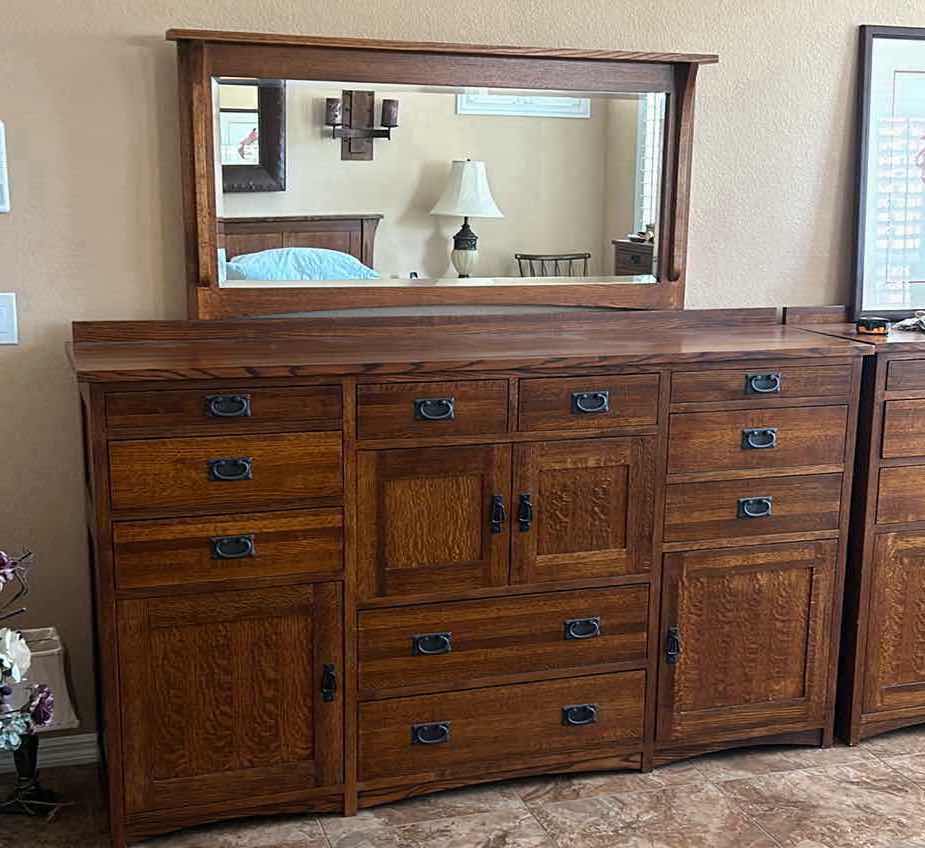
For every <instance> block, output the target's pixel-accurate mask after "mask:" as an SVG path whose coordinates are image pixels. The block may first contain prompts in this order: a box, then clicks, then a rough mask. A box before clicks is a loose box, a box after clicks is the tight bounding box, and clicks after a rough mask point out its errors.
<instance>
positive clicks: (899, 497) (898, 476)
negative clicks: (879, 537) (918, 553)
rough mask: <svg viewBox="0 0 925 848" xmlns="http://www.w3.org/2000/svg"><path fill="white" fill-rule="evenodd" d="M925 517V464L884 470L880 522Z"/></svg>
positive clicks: (878, 502) (881, 474) (923, 518)
mask: <svg viewBox="0 0 925 848" xmlns="http://www.w3.org/2000/svg"><path fill="white" fill-rule="evenodd" d="M909 521H925V465H906V466H901V467H898V468H882V469H881V470H880V484H879V492H878V494H877V523H878V524H904V523H906V522H909Z"/></svg>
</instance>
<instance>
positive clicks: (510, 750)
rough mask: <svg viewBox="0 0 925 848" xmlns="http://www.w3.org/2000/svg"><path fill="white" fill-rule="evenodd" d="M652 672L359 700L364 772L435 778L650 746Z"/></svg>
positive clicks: (366, 775)
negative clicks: (646, 724)
mask: <svg viewBox="0 0 925 848" xmlns="http://www.w3.org/2000/svg"><path fill="white" fill-rule="evenodd" d="M644 699H645V672H643V671H629V672H622V673H619V674H597V675H591V676H589V677H578V678H573V679H570V680H551V681H546V682H542V683H522V684H518V685H515V686H495V687H492V688H489V689H473V690H470V691H467V692H450V693H443V694H440V695H424V696H420V697H415V698H394V699H390V700H387V701H372V702H369V703H366V704H361V705H360V774H359V777H360V780H361V781H364V782H365V781H375V780H381V779H384V778H392V779H394V778H403V777H404V778H407V779H408V781H409V782H415V781H416V780H417V779H421V780H425V781H427V782H430V781H433V780H441V779H448V778H453V777H463V776H467V775H474V774H482V773H484V772H485V771H490V770H492V769H497V770H502V769H505V768H508V769H509V768H511V761H512V760H514V759H515V758H516V759H517V761H518V764H520V763H521V762H522V761H523V758H529V757H533V756H535V757H542V756H545V757H549V755H551V754H552V755H554V754H557V753H563V754H565V753H569V754H572V753H574V752H575V751H580V750H583V749H587V750H588V751H589V753H594V754H596V755H598V756H604V755H606V753H609V752H610V751H611V750H613V749H623V750H634V749H638V748H639V747H640V746H641V745H642V732H643V703H644Z"/></svg>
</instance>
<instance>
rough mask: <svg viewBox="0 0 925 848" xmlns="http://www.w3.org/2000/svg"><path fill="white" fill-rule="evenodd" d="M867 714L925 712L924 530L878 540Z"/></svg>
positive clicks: (866, 683)
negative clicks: (895, 711)
mask: <svg viewBox="0 0 925 848" xmlns="http://www.w3.org/2000/svg"><path fill="white" fill-rule="evenodd" d="M871 577H872V579H871V592H870V620H869V624H868V635H867V663H866V669H867V674H866V679H865V692H864V712H881V711H884V710H895V709H917V708H918V709H921V710H923V711H925V533H921V532H918V533H886V534H884V535H882V536H878V537H877V540H876V542H875V544H874V558H873V574H872V576H871Z"/></svg>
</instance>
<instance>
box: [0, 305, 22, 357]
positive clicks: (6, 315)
mask: <svg viewBox="0 0 925 848" xmlns="http://www.w3.org/2000/svg"><path fill="white" fill-rule="evenodd" d="M0 344H11V345H14V344H19V328H18V326H17V322H16V295H15V294H14V293H13V292H0Z"/></svg>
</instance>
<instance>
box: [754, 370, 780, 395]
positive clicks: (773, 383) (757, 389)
mask: <svg viewBox="0 0 925 848" xmlns="http://www.w3.org/2000/svg"><path fill="white" fill-rule="evenodd" d="M780 385H781V379H780V372H779V371H769V372H767V373H764V374H746V375H745V394H747V395H773V394H780Z"/></svg>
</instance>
